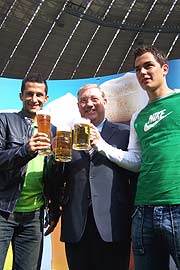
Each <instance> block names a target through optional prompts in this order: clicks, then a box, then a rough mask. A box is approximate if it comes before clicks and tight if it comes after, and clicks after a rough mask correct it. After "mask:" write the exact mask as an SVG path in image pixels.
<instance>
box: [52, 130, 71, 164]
mask: <svg viewBox="0 0 180 270" xmlns="http://www.w3.org/2000/svg"><path fill="white" fill-rule="evenodd" d="M54 146H55V148H54V155H55V160H56V161H59V162H70V161H71V159H72V130H71V127H70V126H65V125H64V126H61V127H58V128H57V131H56V138H55V144H54Z"/></svg>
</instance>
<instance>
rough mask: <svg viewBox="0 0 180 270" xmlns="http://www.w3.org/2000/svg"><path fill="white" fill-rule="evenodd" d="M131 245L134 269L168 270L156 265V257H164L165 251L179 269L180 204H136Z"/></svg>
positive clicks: (157, 262)
mask: <svg viewBox="0 0 180 270" xmlns="http://www.w3.org/2000/svg"><path fill="white" fill-rule="evenodd" d="M157 240H158V241H157ZM132 244H133V253H134V261H135V270H154V269H157V270H158V269H163V270H164V269H168V268H167V265H164V266H161V267H160V266H157V265H158V264H160V261H159V260H161V261H162V263H163V261H164V262H165V260H167V256H168V253H170V254H171V256H172V258H173V260H174V262H175V264H176V266H177V268H178V269H180V205H174V206H173V205H171V206H138V207H137V208H136V210H135V212H134V214H133V220H132ZM163 252H164V254H166V255H163ZM163 257H164V258H163Z"/></svg>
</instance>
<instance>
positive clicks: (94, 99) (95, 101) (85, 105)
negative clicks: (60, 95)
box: [78, 87, 107, 126]
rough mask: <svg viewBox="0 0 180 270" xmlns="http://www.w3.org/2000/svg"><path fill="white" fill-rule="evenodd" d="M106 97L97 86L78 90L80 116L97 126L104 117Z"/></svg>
mask: <svg viewBox="0 0 180 270" xmlns="http://www.w3.org/2000/svg"><path fill="white" fill-rule="evenodd" d="M106 103H107V100H106V98H103V97H102V95H101V92H100V90H99V89H98V88H96V87H94V88H90V89H82V90H81V91H80V92H79V97H78V107H79V111H80V114H81V116H82V117H85V118H88V119H90V120H91V122H92V123H93V124H94V125H95V126H97V125H99V124H100V123H101V122H102V121H103V119H104V117H105V105H106Z"/></svg>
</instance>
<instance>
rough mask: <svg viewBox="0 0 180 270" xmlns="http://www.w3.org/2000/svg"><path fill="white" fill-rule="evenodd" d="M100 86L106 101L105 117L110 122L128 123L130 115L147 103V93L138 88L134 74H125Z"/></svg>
mask: <svg viewBox="0 0 180 270" xmlns="http://www.w3.org/2000/svg"><path fill="white" fill-rule="evenodd" d="M100 86H101V88H102V90H103V91H104V92H105V95H106V97H107V100H108V102H107V106H106V117H107V118H108V119H109V120H111V121H112V122H124V121H125V122H126V121H129V120H130V119H131V116H132V114H133V113H134V112H135V111H139V110H140V109H142V108H143V107H144V106H145V105H146V104H147V102H148V96H147V93H146V92H145V91H144V90H143V89H142V88H141V87H140V85H139V82H138V80H137V78H136V74H135V73H130V72H129V73H126V74H125V75H124V76H122V77H119V78H116V79H111V80H108V81H106V82H104V83H102V84H101V85H100Z"/></svg>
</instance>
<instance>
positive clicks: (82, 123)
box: [73, 118, 90, 150]
mask: <svg viewBox="0 0 180 270" xmlns="http://www.w3.org/2000/svg"><path fill="white" fill-rule="evenodd" d="M73 149H75V150H89V149H90V120H89V119H86V118H80V120H79V121H78V122H76V123H75V124H74V133H73Z"/></svg>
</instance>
